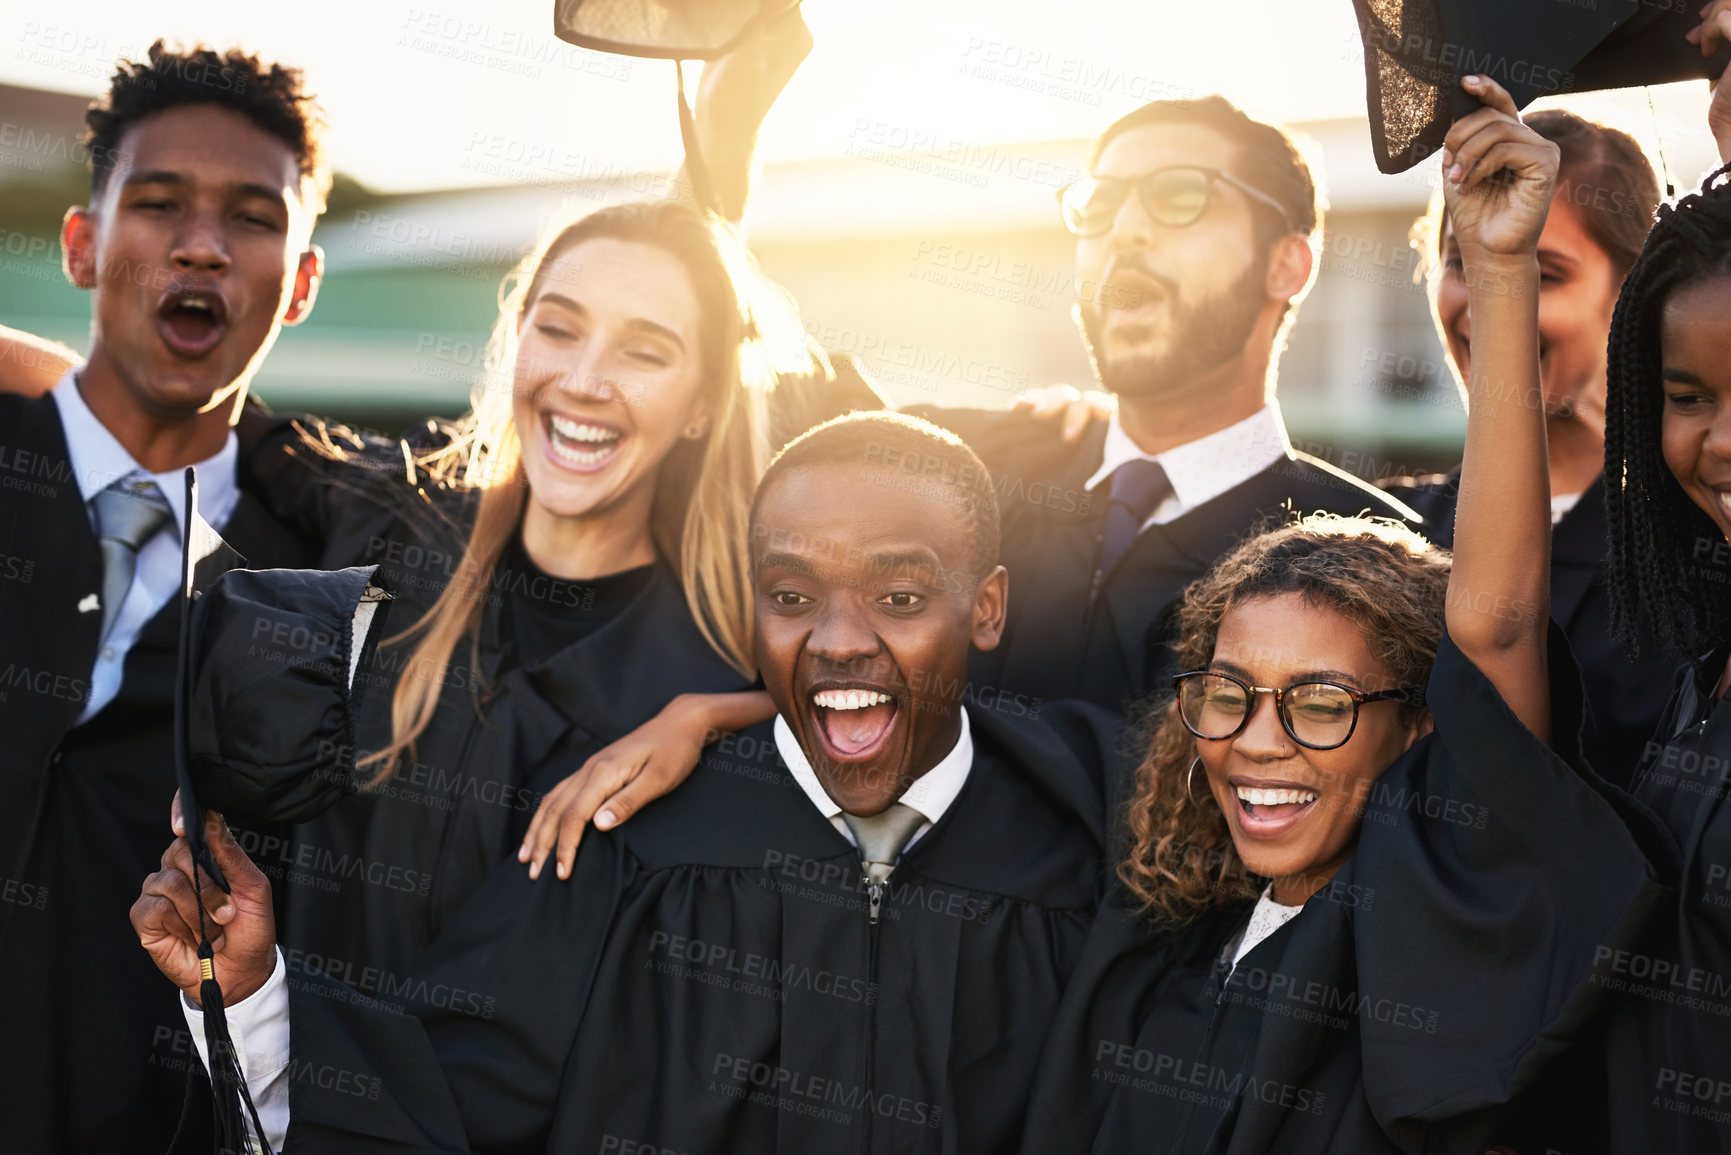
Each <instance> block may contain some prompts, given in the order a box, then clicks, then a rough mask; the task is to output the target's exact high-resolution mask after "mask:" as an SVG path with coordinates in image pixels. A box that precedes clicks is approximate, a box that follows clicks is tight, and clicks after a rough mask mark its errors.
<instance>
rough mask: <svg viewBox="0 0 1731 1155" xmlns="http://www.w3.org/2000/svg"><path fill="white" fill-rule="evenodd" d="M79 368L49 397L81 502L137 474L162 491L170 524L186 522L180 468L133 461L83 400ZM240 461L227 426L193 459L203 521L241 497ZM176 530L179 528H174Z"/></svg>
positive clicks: (217, 520)
mask: <svg viewBox="0 0 1731 1155" xmlns="http://www.w3.org/2000/svg"><path fill="white" fill-rule="evenodd" d="M77 374H78V371H77V369H68V370H67V371H66V376H64V377H62V378H61V379H60V381H59V382H58V383H57V384H56V385H55V386H54V389H53V392H52V394H51V395H52V396H53V398H54V403H55V405H56V406H58V407H59V409H60V426H61V429H62V430H63V432H64V433H65V435H66V454H67V457H68V458H69V459H70V461H69V464H70V465H71V466H72V472H73V474H74V475H75V476H76V477H77V479H78V492H79V494H80V496H82V497H83V498H84V501H85V503H86V504H88V503H89V501H90V499H91V498H93V497H95V496H96V495H97V494H99V493H101V492H102V491H103V490H104V489H107V488H108V487H109V486H110V485H112V484H114V483H115V482H116V481H119V480H120V479H121V478H123V477H131V476H132V475H133V474H135V473H141V474H143V475H144V476H145V477H147V478H149V479H150V480H151V481H154V482H156V485H157V488H159V489H161V490H162V496H163V497H165V498H167V499H168V505H169V508H171V509H173V510H174V524H175V525H176V526H180V525H184V524H185V523H186V482H185V481H184V480H182V471H181V470H179V469H171V470H169V471H168V472H166V473H151V472H150V471H149V470H147V469H145V468H144V466H142V465H140V464H138V461H137V459H136V458H134V457H133V456H132V454H130V453H128V452H127V450H126V446H124V445H122V444H121V443H120V439H119V438H117V437H115V436H114V434H113V433H110V432H109V430H108V427H107V426H106V425H104V424H102V421H101V419H100V418H98V417H97V416H96V414H94V413H92V412H91V411H90V406H89V405H87V404H85V401H84V395H83V394H82V393H80V392H79V391H78V376H77ZM239 462H240V441H239V439H238V438H237V437H235V435H234V430H232V429H231V430H229V432H228V439H227V440H226V441H224V442H223V444H222V448H221V449H219V450H217V451H216V453H215V454H213V455H212V456H210V457H207V458H205V459H204V460H203V461H199V462H194V463H193V468H194V469H196V470H198V512H199V515H200V516H201V517H203V518H204V520H205V521H206V522H208V523H209V524H210V525H212V526H214V527H220V526H222V525H223V524H225V523H226V522H227V521H228V515H229V514H231V513H233V512H234V507H235V503H236V502H238V501H239V500H240V486H239V482H238V481H237V480H236V477H235V469H236V467H237V465H238V464H239ZM176 532H177V533H178V530H177V531H176Z"/></svg>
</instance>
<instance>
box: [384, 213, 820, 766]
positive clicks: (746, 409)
mask: <svg viewBox="0 0 1731 1155" xmlns="http://www.w3.org/2000/svg"><path fill="white" fill-rule="evenodd" d="M600 237H607V238H613V239H618V240H624V241H633V242H638V243H642V244H649V245H654V246H656V247H658V248H660V249H663V250H664V251H666V252H667V253H669V254H671V255H672V256H673V257H675V258H676V259H678V260H679V262H680V263H681V264H682V265H683V266H684V268H685V271H686V274H687V275H688V276H689V277H690V278H691V285H692V289H693V291H694V294H695V296H696V297H697V300H698V302H699V304H700V306H701V312H702V318H701V337H700V342H699V344H700V347H701V363H702V367H703V373H704V385H703V388H704V397H705V398H706V400H707V401H708V403H709V409H708V411H709V413H710V414H712V415H713V419H712V421H711V425H710V429H709V432H708V433H707V434H706V435H705V436H704V437H702V438H700V439H698V440H696V441H681V442H680V443H679V444H678V445H677V446H676V447H675V448H674V449H673V450H672V451H670V452H669V454H668V456H667V457H666V458H665V459H664V460H663V461H662V463H661V466H660V469H659V472H658V475H657V479H656V491H655V500H654V505H653V509H652V511H651V513H650V530H651V534H652V536H653V538H654V540H655V546H656V550H657V552H658V553H659V554H660V555H661V556H662V557H663V558H665V559H667V560H668V561H669V562H672V563H673V564H674V565H675V568H676V569H677V571H678V573H679V579H680V584H681V586H682V587H683V589H684V591H685V598H686V602H687V604H688V605H689V606H690V608H691V616H692V618H693V619H694V620H695V621H696V623H697V627H698V629H699V630H701V631H702V633H703V636H704V638H705V640H707V641H708V642H709V644H710V645H711V646H712V647H714V649H715V651H716V653H717V654H719V655H720V656H721V657H722V658H723V659H724V660H725V661H726V662H727V663H728V664H729V665H731V666H733V667H734V668H735V669H736V670H738V671H739V672H740V674H741V675H742V676H745V677H751V676H753V675H754V674H755V672H756V671H755V666H754V662H753V657H752V640H751V635H752V620H751V615H752V610H751V607H752V599H751V590H750V576H749V570H750V566H749V553H748V548H747V537H746V535H747V518H748V514H749V510H750V507H751V498H752V493H753V491H754V490H755V488H756V486H757V479H758V478H759V477H760V476H762V474H763V470H764V467H765V465H766V464H767V462H768V458H769V443H768V427H769V422H768V394H769V392H770V391H771V390H772V389H773V388H774V386H775V382H776V380H777V379H778V377H779V376H780V375H785V374H790V373H810V372H813V371H814V369H815V365H814V362H813V360H812V357H811V353H810V349H809V345H808V342H807V340H806V338H805V333H804V331H803V330H802V329H801V327H800V325H799V321H798V319H797V317H796V316H795V315H794V312H793V309H792V305H791V302H789V301H788V299H787V298H786V297H785V296H784V295H783V294H781V293H780V292H778V291H777V290H776V289H775V288H774V287H773V286H771V285H770V284H769V283H768V282H767V281H765V280H764V279H763V278H762V277H761V276H760V275H759V274H758V272H757V269H756V265H755V262H754V261H753V260H752V258H751V256H750V254H749V253H748V252H747V251H746V250H745V248H744V246H743V245H742V244H741V243H740V241H739V240H738V238H737V236H736V235H735V234H734V233H733V232H732V230H731V228H729V226H727V225H726V224H725V223H723V222H721V221H720V220H718V219H717V218H714V217H709V216H705V215H703V214H700V213H698V212H696V211H694V210H692V209H690V208H687V207H684V206H682V205H678V204H674V203H671V202H647V203H639V204H625V205H615V206H611V207H608V208H603V209H600V210H598V211H595V212H592V213H590V214H588V215H587V216H583V217H581V218H579V219H576V220H566V221H564V222H559V223H556V224H555V225H553V226H552V227H550V228H548V229H546V230H545V231H544V232H543V233H542V236H541V239H540V240H539V242H538V243H537V244H536V246H535V249H534V250H533V251H532V252H531V253H530V254H529V255H528V256H527V257H525V258H524V259H523V261H522V262H521V263H520V264H519V265H518V266H517V267H516V268H515V269H514V270H512V271H511V272H510V273H509V274H507V275H506V277H505V279H504V281H503V282H502V283H501V285H500V287H499V317H498V320H497V321H496V322H495V323H494V326H493V335H492V338H491V340H490V341H489V342H488V345H487V351H486V355H485V357H484V359H483V375H482V378H481V379H480V380H479V381H478V382H477V383H476V385H475V388H474V392H473V397H472V410H471V412H470V414H469V416H468V417H467V418H465V419H464V420H463V421H462V422H461V423H460V424H459V425H458V426H457V428H456V431H455V436H453V437H452V438H451V439H450V441H449V442H447V443H446V444H445V445H443V446H441V447H440V448H439V449H438V450H436V451H434V452H431V453H429V454H426V455H424V456H422V457H421V458H419V459H418V460H417V461H416V462H415V464H416V466H418V467H419V469H420V470H422V471H424V472H425V473H427V474H428V475H429V477H430V479H431V480H433V481H435V482H438V483H440V484H444V485H449V486H454V487H464V488H472V489H475V490H478V491H479V500H478V503H477V509H476V512H475V521H474V525H473V528H472V529H471V530H470V532H469V537H468V542H467V545H466V546H465V548H464V551H463V557H462V561H461V563H460V565H459V567H458V570H457V573H456V575H455V576H453V577H452V579H451V581H450V582H449V584H447V585H446V587H445V588H444V590H443V591H442V592H441V593H440V595H439V598H438V600H437V601H436V602H435V603H434V604H433V606H432V608H431V609H429V610H428V611H427V612H426V613H425V614H424V615H423V616H422V617H421V618H420V620H418V621H416V622H415V623H414V624H413V625H412V626H410V627H409V628H408V629H407V630H405V631H404V632H403V633H401V634H398V635H396V636H395V637H393V638H391V639H389V643H388V644H402V643H403V642H405V641H407V640H409V639H411V638H416V637H418V638H419V642H418V644H416V646H415V649H414V651H413V652H412V653H411V655H410V657H409V660H408V661H407V662H405V663H404V665H403V670H402V674H401V676H400V677H399V679H398V681H397V685H396V689H395V691H394V693H393V695H392V699H391V743H390V745H389V746H387V747H385V748H384V749H382V750H379V751H375V752H374V753H372V754H371V755H369V756H367V758H366V759H365V761H367V762H373V763H379V764H380V767H381V768H380V771H379V773H378V775H377V776H376V777H375V778H374V780H373V783H372V784H377V783H378V782H380V781H382V780H383V779H384V778H386V777H388V776H389V775H390V773H391V771H392V769H393V768H394V766H395V765H396V762H397V760H398V759H399V758H400V757H402V756H403V755H404V754H405V753H409V754H410V755H411V756H412V752H413V749H414V744H415V741H416V740H417V739H418V738H419V737H420V736H421V735H422V734H423V733H424V732H425V731H426V729H427V727H428V725H429V724H430V723H431V722H432V719H433V715H434V712H435V711H436V710H437V709H438V704H439V697H440V690H441V687H442V686H443V684H444V681H445V675H446V672H447V671H448V669H449V667H450V663H451V657H452V654H453V653H454V652H455V650H456V647H457V643H458V642H459V641H460V640H461V639H462V638H463V637H465V636H467V637H468V638H469V639H470V646H471V650H470V664H471V668H472V669H473V670H475V671H479V669H480V629H479V626H480V621H481V611H482V607H483V605H484V604H485V601H486V597H487V592H488V590H489V588H490V583H491V580H492V575H493V572H494V570H495V568H496V567H497V566H498V564H499V559H500V557H501V556H502V555H503V554H504V552H505V549H506V547H507V546H508V545H509V544H510V541H511V537H512V535H513V534H515V533H516V532H517V527H518V525H519V524H520V523H521V522H522V519H523V513H524V509H525V507H526V505H527V503H528V489H529V486H528V481H527V478H526V476H525V474H524V471H523V463H522V449H521V445H520V443H519V442H518V439H517V431H516V428H515V425H514V424H513V421H512V375H513V366H514V365H515V362H516V354H517V329H518V325H519V323H520V321H521V319H522V317H523V314H524V313H525V311H526V310H527V308H528V306H529V305H530V303H532V302H533V301H534V299H535V295H536V292H537V291H538V290H539V289H540V287H541V283H542V281H543V279H544V278H545V276H546V274H547V270H548V269H550V268H551V267H552V265H553V263H554V262H555V261H557V260H558V259H559V257H560V256H561V255H562V254H564V253H566V252H568V251H569V250H571V249H572V248H575V247H576V246H577V245H580V244H582V243H583V242H584V241H588V240H593V239H596V238H600Z"/></svg>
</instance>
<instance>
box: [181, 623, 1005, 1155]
mask: <svg viewBox="0 0 1731 1155" xmlns="http://www.w3.org/2000/svg"><path fill="white" fill-rule="evenodd" d="M357 649H358V643H357ZM961 715H962V732H961V734H960V736H958V737H957V738H956V744H955V745H954V746H953V747H951V749H950V752H949V753H948V754H946V755H944V757H943V758H942V759H941V760H940V761H939V762H938V764H937V765H936V766H933V767H932V768H931V769H930V770H927V771H926V772H925V773H924V774H922V775H920V776H919V778H918V779H916V780H915V782H914V784H913V785H912V786H910V787H908V789H907V791H906V793H904V794H903V795H902V796H901V798H900V799H899V801H901V802H903V803H905V804H906V805H908V806H911V807H913V808H914V809H915V810H917V811H919V812H920V813H921V814H923V815H924V816H925V818H926V821H925V822H924V823H922V824H921V825H920V826H919V828H918V829H916V830H915V831H914V833H913V836H912V837H911V838H909V839H908V845H909V846H912V845H913V844H914V843H915V842H916V841H918V840H919V839H920V838H921V837H922V836H923V835H924V834H925V833H926V831H928V830H930V829H931V828H932V827H933V826H935V825H936V824H937V823H938V822H939V820H941V819H942V818H943V816H944V813H945V811H947V810H949V808H950V803H952V802H954V801H955V800H956V795H958V794H960V793H961V792H962V786H963V785H964V784H965V783H966V782H967V780H968V772H969V771H970V770H972V769H973V765H974V738H973V732H972V730H971V728H970V726H969V723H968V711H967V708H966V707H962V708H961ZM775 748H776V751H777V752H778V753H779V754H780V755H781V760H782V761H783V762H785V763H787V768H788V769H789V770H790V771H792V773H793V780H794V781H795V782H797V783H799V787H800V789H801V790H803V791H805V796H806V797H807V798H809V799H811V804H812V805H813V806H815V807H817V809H818V813H820V814H822V815H823V816H824V817H825V818H827V819H829V820H830V822H831V823H832V824H833V825H834V826H835V828H836V829H837V830H838V831H840V832H841V835H842V837H844V838H846V839H847V840H848V842H849V843H852V844H853V845H856V846H857V845H858V843H857V842H855V840H854V836H853V831H851V830H849V829H848V826H847V823H846V822H843V821H842V817H841V813H842V811H841V807H840V806H838V805H837V804H836V802H835V800H834V799H833V798H831V797H830V796H829V795H828V794H827V793H825V792H824V788H823V786H822V785H821V784H820V783H819V782H818V779H817V774H816V773H815V772H814V771H813V770H812V768H811V762H810V761H809V760H807V758H806V756H805V751H804V750H802V749H800V746H799V742H798V741H797V740H796V739H795V738H794V736H793V730H792V729H791V728H790V727H789V726H788V724H787V723H786V722H785V721H783V720H782V719H781V718H780V717H779V716H778V717H777V718H776V719H775ZM180 1002H181V1011H182V1012H183V1013H184V1014H185V1015H186V1025H187V1028H188V1029H189V1030H190V1031H191V1032H192V1038H193V1042H194V1043H195V1044H196V1045H197V1047H198V1057H199V1058H200V1059H201V1060H203V1062H204V1068H205V1070H206V1071H208V1070H210V1055H209V1053H208V1048H207V1046H206V1044H205V1038H204V1012H202V1011H200V1010H199V1009H198V1008H197V1007H195V1006H193V1005H192V1003H190V1002H188V1001H187V1000H186V999H185V998H184V997H183V998H182V999H181V1000H180ZM224 1014H225V1015H226V1016H227V1018H228V1033H229V1038H230V1039H232V1040H233V1041H234V1052H235V1055H236V1056H237V1057H238V1058H239V1060H240V1064H241V1073H242V1074H243V1075H244V1076H245V1078H246V1086H247V1090H248V1091H250V1092H251V1093H252V1104H253V1106H254V1107H256V1108H258V1118H259V1122H260V1123H262V1124H264V1132H265V1138H267V1139H269V1140H270V1145H271V1147H272V1149H273V1150H277V1151H281V1150H282V1147H283V1141H284V1139H285V1138H286V1137H287V1135H288V1125H289V1080H288V1079H286V1078H284V1077H283V1076H284V1075H286V1074H287V1073H288V1071H289V992H288V986H287V983H286V970H285V968H284V966H283V957H282V950H281V949H280V948H279V949H278V950H277V954H276V969H275V970H273V971H272V972H271V976H270V979H269V981H267V982H266V983H265V984H264V986H262V987H260V988H259V989H258V990H257V991H255V992H253V993H252V994H251V995H250V996H248V997H247V998H244V999H242V1000H241V1001H240V1002H238V1003H236V1004H234V1005H233V1006H232V1007H226V1008H224Z"/></svg>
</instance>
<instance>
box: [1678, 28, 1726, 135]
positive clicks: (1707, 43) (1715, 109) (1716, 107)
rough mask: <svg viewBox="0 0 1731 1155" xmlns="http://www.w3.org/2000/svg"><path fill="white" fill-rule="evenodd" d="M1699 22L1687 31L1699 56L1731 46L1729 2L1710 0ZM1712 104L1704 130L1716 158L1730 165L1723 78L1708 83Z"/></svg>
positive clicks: (1711, 53)
mask: <svg viewBox="0 0 1731 1155" xmlns="http://www.w3.org/2000/svg"><path fill="white" fill-rule="evenodd" d="M1700 15H1701V23H1700V24H1699V25H1698V26H1697V27H1695V28H1693V29H1691V30H1690V32H1689V35H1688V40H1689V43H1691V44H1698V45H1700V46H1701V55H1702V56H1711V55H1713V53H1715V52H1717V51H1718V50H1719V49H1720V48H1722V47H1724V46H1725V45H1726V44H1731V0H1713V2H1712V3H1711V4H1709V5H1707V6H1706V7H1705V8H1703V9H1701V13H1700ZM1711 85H1712V89H1713V103H1712V104H1710V105H1709V106H1708V108H1707V129H1708V131H1710V132H1711V133H1712V134H1713V139H1714V140H1715V141H1716V142H1717V143H1718V145H1719V159H1720V160H1721V161H1724V162H1727V163H1731V85H1728V84H1726V83H1725V77H1724V76H1721V77H1720V78H1719V79H1718V80H1715V81H1712V82H1711Z"/></svg>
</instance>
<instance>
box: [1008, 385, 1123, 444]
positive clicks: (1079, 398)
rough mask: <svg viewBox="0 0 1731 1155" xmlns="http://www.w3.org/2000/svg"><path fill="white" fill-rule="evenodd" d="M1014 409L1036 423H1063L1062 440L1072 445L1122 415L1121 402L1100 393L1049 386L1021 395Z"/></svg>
mask: <svg viewBox="0 0 1731 1155" xmlns="http://www.w3.org/2000/svg"><path fill="white" fill-rule="evenodd" d="M1012 408H1013V409H1015V411H1017V412H1020V413H1029V414H1032V415H1033V417H1034V419H1035V420H1036V421H1056V422H1062V425H1061V429H1060V432H1059V436H1060V437H1062V438H1063V439H1064V442H1065V444H1072V443H1074V442H1075V441H1077V440H1078V439H1079V438H1080V437H1081V436H1082V434H1083V433H1085V432H1087V429H1088V426H1090V425H1092V424H1093V423H1094V422H1096V421H1109V420H1111V418H1112V415H1113V414H1114V413H1116V412H1118V399H1117V398H1116V397H1114V396H1112V395H1111V394H1110V393H1102V392H1101V391H1100V390H1098V389H1090V390H1088V392H1086V393H1083V392H1082V391H1081V390H1079V389H1077V388H1076V387H1075V386H1074V385H1048V386H1046V387H1045V388H1044V389H1030V390H1028V391H1027V392H1025V393H1022V394H1020V395H1018V396H1017V398H1016V404H1015V405H1014V406H1013V407H1012Z"/></svg>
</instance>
